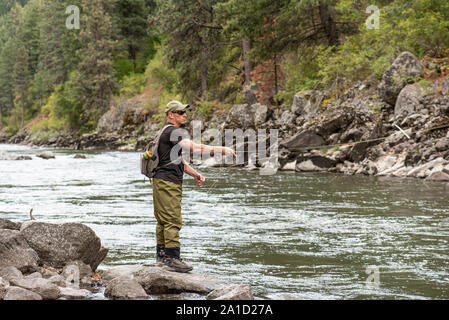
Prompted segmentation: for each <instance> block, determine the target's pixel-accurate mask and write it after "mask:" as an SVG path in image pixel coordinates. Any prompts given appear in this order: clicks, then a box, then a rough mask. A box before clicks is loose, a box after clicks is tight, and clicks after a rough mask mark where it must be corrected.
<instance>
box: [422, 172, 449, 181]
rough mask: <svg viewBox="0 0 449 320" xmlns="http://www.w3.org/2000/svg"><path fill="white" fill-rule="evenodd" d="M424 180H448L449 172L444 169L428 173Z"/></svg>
mask: <svg viewBox="0 0 449 320" xmlns="http://www.w3.org/2000/svg"><path fill="white" fill-rule="evenodd" d="M426 180H430V181H449V174H447V173H446V172H444V171H436V172H433V173H432V174H430V175H429V176H428V177H427V178H426Z"/></svg>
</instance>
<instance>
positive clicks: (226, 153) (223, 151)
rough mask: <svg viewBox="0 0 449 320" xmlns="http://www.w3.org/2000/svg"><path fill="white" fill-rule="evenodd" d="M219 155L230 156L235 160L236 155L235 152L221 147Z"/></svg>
mask: <svg viewBox="0 0 449 320" xmlns="http://www.w3.org/2000/svg"><path fill="white" fill-rule="evenodd" d="M221 154H224V155H226V156H229V155H232V156H233V157H234V158H237V155H236V154H235V151H234V150H232V149H231V148H228V147H223V148H222V151H221Z"/></svg>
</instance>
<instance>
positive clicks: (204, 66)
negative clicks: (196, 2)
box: [201, 27, 208, 98]
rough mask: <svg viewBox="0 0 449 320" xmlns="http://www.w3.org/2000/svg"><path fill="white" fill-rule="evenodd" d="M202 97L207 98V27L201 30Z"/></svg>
mask: <svg viewBox="0 0 449 320" xmlns="http://www.w3.org/2000/svg"><path fill="white" fill-rule="evenodd" d="M201 42H202V48H201V97H202V98H204V97H206V92H207V60H208V54H207V44H206V27H202V29H201Z"/></svg>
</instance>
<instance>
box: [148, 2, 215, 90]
mask: <svg viewBox="0 0 449 320" xmlns="http://www.w3.org/2000/svg"><path fill="white" fill-rule="evenodd" d="M156 3H157V5H158V13H157V18H156V20H155V22H156V23H157V25H158V26H159V27H160V31H161V33H162V34H166V35H169V36H168V38H167V43H166V44H167V49H166V55H167V59H168V61H169V64H170V66H171V67H173V68H175V69H176V70H177V73H178V75H179V77H180V79H181V86H182V87H181V88H180V89H181V91H182V92H183V93H184V94H187V93H193V94H194V95H196V97H197V98H200V97H203V98H204V97H205V96H206V93H207V91H208V89H209V87H208V85H209V80H210V78H211V73H212V72H211V69H212V68H216V67H217V65H216V64H215V66H214V64H213V62H212V61H211V60H212V57H213V55H214V54H215V52H216V51H217V49H218V48H219V43H218V42H219V40H220V37H221V27H220V26H217V25H216V24H215V20H214V18H215V12H214V8H213V6H214V5H215V4H216V3H217V1H216V0H202V1H201V0H186V1H182V2H181V1H175V0H168V1H166V0H158V1H156ZM220 69H221V71H222V69H223V68H220Z"/></svg>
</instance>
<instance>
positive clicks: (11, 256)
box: [0, 229, 39, 272]
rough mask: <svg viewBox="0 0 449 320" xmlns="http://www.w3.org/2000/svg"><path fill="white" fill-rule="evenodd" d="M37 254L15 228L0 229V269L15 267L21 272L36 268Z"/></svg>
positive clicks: (31, 270) (32, 270)
mask: <svg viewBox="0 0 449 320" xmlns="http://www.w3.org/2000/svg"><path fill="white" fill-rule="evenodd" d="M38 262H39V256H38V255H37V253H36V252H35V251H34V250H33V249H32V248H31V247H30V246H29V245H28V243H27V241H26V240H25V238H24V237H23V236H22V235H21V234H20V232H19V231H16V230H7V229H0V269H3V268H6V267H10V266H13V267H16V268H17V269H19V270H20V271H21V272H34V271H36V270H37V269H38Z"/></svg>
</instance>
